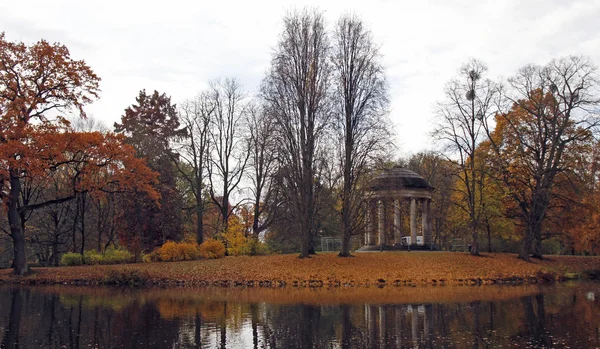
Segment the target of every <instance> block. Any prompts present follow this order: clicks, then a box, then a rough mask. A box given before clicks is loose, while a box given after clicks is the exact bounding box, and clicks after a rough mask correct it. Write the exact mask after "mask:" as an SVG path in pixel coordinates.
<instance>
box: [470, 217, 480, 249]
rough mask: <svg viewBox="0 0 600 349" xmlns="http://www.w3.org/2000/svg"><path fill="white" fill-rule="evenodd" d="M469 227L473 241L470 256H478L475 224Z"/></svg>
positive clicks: (477, 237) (477, 236)
mask: <svg viewBox="0 0 600 349" xmlns="http://www.w3.org/2000/svg"><path fill="white" fill-rule="evenodd" d="M471 225H472V226H471V237H472V239H473V241H472V242H471V255H473V256H479V233H478V232H477V227H476V226H475V222H471Z"/></svg>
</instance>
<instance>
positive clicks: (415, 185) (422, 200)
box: [360, 166, 434, 250]
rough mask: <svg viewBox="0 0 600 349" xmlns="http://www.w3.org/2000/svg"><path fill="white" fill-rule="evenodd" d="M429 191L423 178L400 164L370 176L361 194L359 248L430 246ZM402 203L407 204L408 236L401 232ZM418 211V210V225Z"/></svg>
mask: <svg viewBox="0 0 600 349" xmlns="http://www.w3.org/2000/svg"><path fill="white" fill-rule="evenodd" d="M433 190H434V188H433V187H432V186H431V185H430V184H429V182H427V180H425V178H423V177H421V176H420V175H419V174H417V173H415V172H413V171H411V170H408V169H406V168H403V167H400V166H394V167H393V168H391V169H389V170H387V171H385V172H383V173H381V174H379V175H378V176H376V177H375V178H373V180H372V181H371V183H370V185H369V187H368V190H367V193H366V195H365V201H366V206H367V210H366V230H365V237H364V246H363V247H362V248H361V249H360V250H384V249H430V248H431V249H433V244H432V234H431V194H432V193H433ZM406 205H409V207H410V209H409V217H410V218H409V222H410V224H409V225H410V235H408V234H405V232H404V230H405V229H404V224H403V221H404V219H403V218H404V217H403V216H405V215H403V212H404V211H406V209H405V206H406ZM418 212H420V213H421V222H420V226H419V224H418V223H419V222H418V221H417V213H418ZM419 228H420V229H419ZM405 235H406V236H405Z"/></svg>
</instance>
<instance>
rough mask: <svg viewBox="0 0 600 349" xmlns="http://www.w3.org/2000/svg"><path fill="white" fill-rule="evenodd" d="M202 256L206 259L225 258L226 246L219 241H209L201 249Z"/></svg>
mask: <svg viewBox="0 0 600 349" xmlns="http://www.w3.org/2000/svg"><path fill="white" fill-rule="evenodd" d="M199 250H200V256H201V257H202V258H205V259H217V258H223V257H225V245H223V243H222V242H221V241H219V240H215V239H208V240H206V241H204V242H203V243H202V244H201V245H200V247H199Z"/></svg>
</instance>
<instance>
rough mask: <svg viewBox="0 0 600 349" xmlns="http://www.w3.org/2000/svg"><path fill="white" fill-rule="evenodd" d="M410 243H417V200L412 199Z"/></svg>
mask: <svg viewBox="0 0 600 349" xmlns="http://www.w3.org/2000/svg"><path fill="white" fill-rule="evenodd" d="M410 244H411V245H416V244H417V200H415V199H414V198H413V199H410Z"/></svg>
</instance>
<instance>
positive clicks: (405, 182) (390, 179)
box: [369, 165, 434, 191]
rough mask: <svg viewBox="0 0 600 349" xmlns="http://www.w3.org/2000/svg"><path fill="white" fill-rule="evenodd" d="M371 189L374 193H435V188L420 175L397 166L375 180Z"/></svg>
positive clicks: (370, 186) (372, 181) (371, 184)
mask: <svg viewBox="0 0 600 349" xmlns="http://www.w3.org/2000/svg"><path fill="white" fill-rule="evenodd" d="M369 189H370V190H373V191H378V190H401V189H424V190H428V191H433V189H434V188H433V187H432V186H431V185H430V184H429V182H427V180H426V179H425V178H423V177H421V176H420V175H419V174H418V173H416V172H414V171H411V170H409V169H406V168H404V167H401V166H398V165H396V166H394V167H392V168H391V169H389V170H385V171H384V172H383V173H381V174H379V175H377V176H376V177H375V178H373V179H372V180H371V183H370V185H369Z"/></svg>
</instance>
